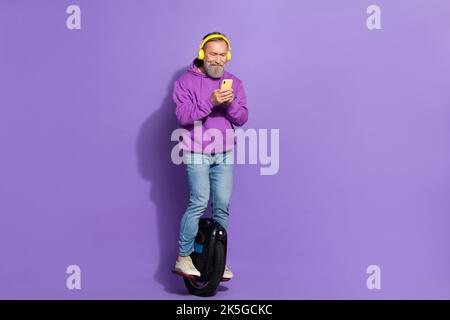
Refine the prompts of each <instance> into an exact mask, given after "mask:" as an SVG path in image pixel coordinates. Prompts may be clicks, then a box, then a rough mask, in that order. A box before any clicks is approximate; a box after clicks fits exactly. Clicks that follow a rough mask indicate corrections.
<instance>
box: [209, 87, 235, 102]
mask: <svg viewBox="0 0 450 320" xmlns="http://www.w3.org/2000/svg"><path fill="white" fill-rule="evenodd" d="M232 97H233V91H232V90H231V89H230V90H225V91H220V89H216V90H214V92H213V94H212V95H211V102H212V104H213V105H214V106H216V105H219V104H222V103H225V102H227V101H229V100H230V99H231V98H232Z"/></svg>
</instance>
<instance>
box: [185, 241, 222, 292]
mask: <svg viewBox="0 0 450 320" xmlns="http://www.w3.org/2000/svg"><path fill="white" fill-rule="evenodd" d="M224 270H225V247H224V245H223V243H222V242H221V241H218V242H217V243H216V249H215V252H214V270H213V272H212V273H211V276H210V277H209V279H208V280H207V281H206V282H199V281H198V280H196V279H190V278H183V279H184V284H185V285H186V288H187V289H188V291H189V292H190V293H191V294H193V295H195V296H200V297H209V296H212V295H214V294H215V293H216V290H217V287H218V286H219V284H220V280H221V279H222V276H223V272H224Z"/></svg>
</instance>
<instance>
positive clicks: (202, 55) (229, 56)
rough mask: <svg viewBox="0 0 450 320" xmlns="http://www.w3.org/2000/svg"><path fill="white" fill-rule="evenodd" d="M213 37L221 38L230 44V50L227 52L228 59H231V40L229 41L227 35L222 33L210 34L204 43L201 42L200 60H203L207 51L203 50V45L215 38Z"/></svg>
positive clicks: (199, 49)
mask: <svg viewBox="0 0 450 320" xmlns="http://www.w3.org/2000/svg"><path fill="white" fill-rule="evenodd" d="M213 38H220V39H223V40H225V42H226V43H227V44H228V52H227V61H228V60H230V59H231V44H230V41H228V39H227V37H225V36H223V35H221V34H212V35H210V36H207V37H206V38H205V39H204V40H203V41H202V43H201V44H200V46H199V48H198V55H197V57H198V60H203V59H205V51H203V46H204V45H205V43H206V42H208V41H209V40H211V39H213Z"/></svg>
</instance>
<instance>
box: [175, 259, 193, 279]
mask: <svg viewBox="0 0 450 320" xmlns="http://www.w3.org/2000/svg"><path fill="white" fill-rule="evenodd" d="M172 271H173V272H175V273H177V274H179V275H182V276H188V277H189V276H190V277H200V271H198V270H197V269H196V268H195V266H194V263H192V259H191V257H189V256H187V259H182V260H181V261H178V259H177V262H176V263H175V268H174V269H173V270H172Z"/></svg>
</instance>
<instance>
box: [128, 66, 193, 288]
mask: <svg viewBox="0 0 450 320" xmlns="http://www.w3.org/2000/svg"><path fill="white" fill-rule="evenodd" d="M185 71H186V68H184V69H181V70H178V71H177V72H176V73H175V74H174V75H173V77H172V81H171V82H170V83H169V85H168V87H167V94H166V97H165V98H164V100H163V102H162V104H161V107H160V108H159V109H158V110H157V111H156V112H155V113H153V114H152V115H151V116H150V117H149V118H148V119H147V120H146V121H145V122H144V124H143V125H142V127H141V129H140V131H139V137H138V140H137V146H136V148H137V155H138V159H139V164H138V166H139V172H140V174H141V176H142V177H143V178H144V179H145V180H147V181H149V182H150V193H149V198H150V200H151V202H152V203H154V204H155V206H156V215H157V216H156V223H157V226H156V227H157V240H158V242H159V264H158V267H157V271H156V273H155V277H154V278H155V280H156V281H158V282H160V283H161V284H162V285H163V286H164V289H165V290H166V291H167V292H170V293H178V294H185V295H188V292H187V290H186V289H185V287H184V284H183V281H182V280H181V278H179V277H178V276H176V275H174V274H173V273H172V272H171V270H172V268H173V266H174V265H175V259H176V257H177V255H178V232H179V227H180V221H181V217H182V216H183V214H184V211H185V210H186V206H187V203H188V194H189V189H188V184H187V175H186V171H185V168H184V166H183V165H175V164H173V163H172V161H171V159H170V153H171V151H172V148H173V146H174V145H175V142H172V141H170V136H171V133H172V131H173V130H174V129H176V128H179V123H178V120H177V118H176V116H175V105H174V103H173V101H172V91H173V83H174V81H175V80H176V79H178V78H179V77H180V76H181V75H182V74H183V73H184V72H185ZM149 232H150V230H149ZM148 254H149V255H153V253H152V252H148ZM154 258H157V257H156V256H155V257H154Z"/></svg>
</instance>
